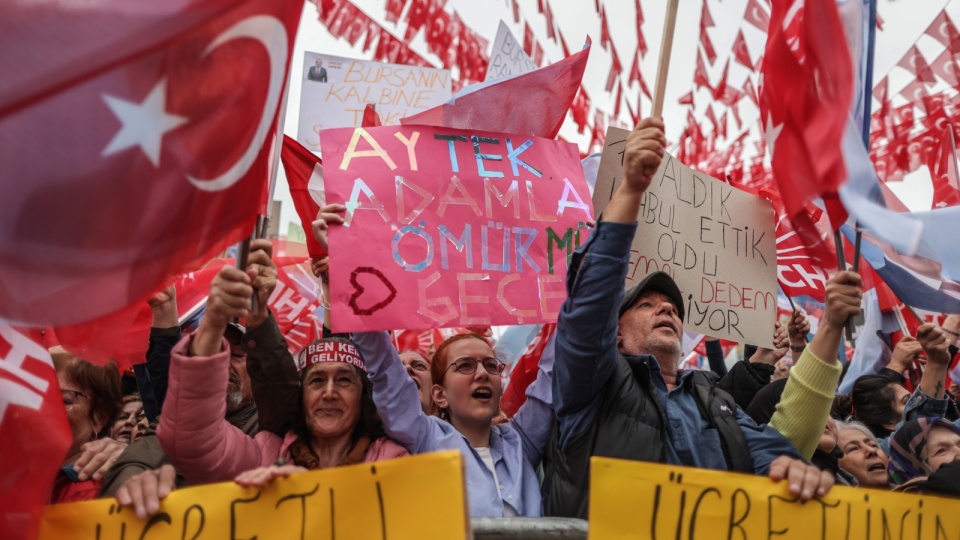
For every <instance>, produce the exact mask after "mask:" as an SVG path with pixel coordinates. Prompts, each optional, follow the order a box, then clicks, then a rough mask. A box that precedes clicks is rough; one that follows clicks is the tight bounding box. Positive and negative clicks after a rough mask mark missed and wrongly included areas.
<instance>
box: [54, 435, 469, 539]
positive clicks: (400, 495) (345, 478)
mask: <svg viewBox="0 0 960 540" xmlns="http://www.w3.org/2000/svg"><path fill="white" fill-rule="evenodd" d="M469 524H470V521H469V519H468V518H467V504H466V495H465V494H464V483H463V465H462V462H461V458H460V453H459V452H457V451H455V450H454V451H448V452H439V453H433V454H423V455H419V456H412V457H405V458H401V459H394V460H389V461H380V462H376V463H367V464H363V465H353V466H350V467H338V468H335V469H327V470H323V471H315V472H309V473H303V474H298V475H294V476H291V477H289V478H280V479H277V480H275V481H274V482H272V483H271V484H269V485H268V486H266V487H265V488H263V489H262V490H258V489H254V488H242V487H240V486H238V485H236V484H234V483H232V482H226V483H222V484H209V485H204V486H197V487H192V488H186V489H180V490H175V491H174V492H172V493H171V494H170V495H168V496H167V498H166V499H164V500H163V501H162V504H161V506H160V511H159V512H158V513H157V514H155V515H154V516H153V517H151V518H149V519H147V520H139V519H137V517H136V516H134V515H133V511H132V510H130V509H128V508H119V507H118V506H117V505H116V500H115V499H100V500H96V501H89V502H82V503H72V504H59V505H54V506H50V507H49V508H47V511H46V513H45V514H44V516H43V520H42V522H41V525H40V536H39V538H40V539H51V540H54V539H56V540H60V539H63V538H90V539H96V540H108V539H116V540H129V539H138V538H139V539H143V538H148V539H151V540H155V539H166V538H169V539H176V540H181V539H186V540H191V539H192V540H204V539H208V538H217V539H220V538H225V539H231V540H232V539H240V538H243V539H252V538H257V539H258V540H269V539H273V538H276V539H284V540H287V539H299V538H310V539H317V540H326V539H329V540H335V539H337V538H340V539H353V538H362V539H365V540H367V539H370V540H373V539H383V540H386V539H389V540H401V539H404V538H410V539H422V538H438V539H447V538H466V537H467V536H468V535H469Z"/></svg>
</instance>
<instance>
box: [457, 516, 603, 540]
mask: <svg viewBox="0 0 960 540" xmlns="http://www.w3.org/2000/svg"><path fill="white" fill-rule="evenodd" d="M470 522H471V525H472V526H473V538H474V540H521V539H523V540H557V539H563V540H586V538H587V521H586V520H585V519H574V518H520V517H516V518H472V519H471V520H470Z"/></svg>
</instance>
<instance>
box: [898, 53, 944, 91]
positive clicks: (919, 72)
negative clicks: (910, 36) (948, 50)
mask: <svg viewBox="0 0 960 540" xmlns="http://www.w3.org/2000/svg"><path fill="white" fill-rule="evenodd" d="M897 66H899V67H902V68H903V69H905V70H907V71H909V72H910V73H913V74H914V75H916V76H917V80H919V81H923V82H925V83H928V84H935V83H936V82H937V78H936V77H935V76H934V75H933V70H932V69H930V65H929V64H927V60H926V59H925V58H924V57H923V54H921V53H920V49H918V48H917V46H916V45H914V46H913V47H910V50H908V51H907V53H906V54H905V55H903V58H901V59H900V62H898V63H897Z"/></svg>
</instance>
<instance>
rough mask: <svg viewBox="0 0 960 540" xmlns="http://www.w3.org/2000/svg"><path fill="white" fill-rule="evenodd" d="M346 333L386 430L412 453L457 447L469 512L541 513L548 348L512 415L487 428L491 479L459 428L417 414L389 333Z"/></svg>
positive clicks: (412, 387)
mask: <svg viewBox="0 0 960 540" xmlns="http://www.w3.org/2000/svg"><path fill="white" fill-rule="evenodd" d="M352 339H353V343H354V344H355V345H356V347H357V350H358V351H359V352H360V354H361V355H362V356H363V359H364V363H365V365H366V367H367V372H368V375H369V376H370V380H371V381H373V400H374V402H375V403H376V404H377V412H378V413H379V414H380V418H381V419H382V420H383V426H384V428H385V429H386V432H387V435H388V436H389V437H390V438H391V439H393V440H395V441H397V442H398V443H400V444H401V445H403V446H404V447H405V448H406V449H407V450H408V451H410V453H412V454H422V453H424V452H434V451H437V450H451V449H456V450H460V453H461V454H462V455H463V459H464V463H465V464H466V472H467V475H466V480H467V498H468V500H469V503H470V515H471V516H476V517H501V516H503V515H504V513H503V507H504V504H509V505H510V506H511V507H513V509H514V510H516V511H517V514H519V515H521V516H533V517H536V516H541V515H543V508H542V507H543V504H542V501H541V497H540V481H539V479H538V477H537V470H536V469H537V466H538V465H539V464H540V460H541V457H542V455H543V451H544V449H545V448H546V445H547V442H548V440H549V438H550V426H551V424H552V419H553V407H552V403H551V399H550V398H551V391H550V379H551V371H552V369H553V362H552V360H551V359H552V358H553V354H552V351H548V350H545V351H544V354H543V358H542V360H541V363H540V372H539V373H538V374H537V379H536V380H535V381H534V382H533V383H532V384H531V385H530V386H529V387H528V388H527V400H526V402H525V403H524V404H523V406H521V407H520V410H519V411H517V414H516V415H515V416H514V417H513V421H511V422H509V423H507V424H501V425H499V426H494V427H493V429H492V431H491V433H490V453H491V455H492V456H493V462H494V467H495V468H496V470H497V479H498V480H499V482H500V485H497V484H495V483H494V481H493V474H492V473H491V472H490V470H489V469H488V468H487V466H486V465H484V463H483V461H482V459H481V458H480V455H479V454H477V452H476V451H475V450H474V449H473V447H472V446H470V442H469V441H467V439H466V438H465V437H464V436H463V435H461V434H460V432H459V431H457V430H456V429H455V428H454V427H453V426H452V425H450V424H449V423H447V422H445V421H443V420H441V419H440V418H437V417H435V416H427V415H425V414H423V411H422V410H421V408H420V398H419V395H418V393H417V386H416V384H414V382H413V381H412V380H411V379H410V376H409V375H407V370H406V368H405V367H404V366H403V363H402V362H401V361H400V356H399V355H398V354H397V352H396V349H394V348H393V345H392V343H391V341H390V337H389V334H387V333H386V332H367V333H356V334H353V338H352ZM548 347H549V345H548Z"/></svg>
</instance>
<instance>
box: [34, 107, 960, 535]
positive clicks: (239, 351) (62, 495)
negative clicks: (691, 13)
mask: <svg viewBox="0 0 960 540" xmlns="http://www.w3.org/2000/svg"><path fill="white" fill-rule="evenodd" d="M665 145H666V140H665V138H664V134H663V125H662V123H661V122H660V121H659V120H657V119H646V120H644V121H643V122H641V124H640V125H639V126H637V128H636V129H634V130H633V131H632V132H631V134H630V136H629V138H628V140H627V144H626V151H625V165H624V178H625V181H624V182H623V183H622V184H621V185H620V186H619V187H618V189H617V191H616V193H615V195H614V196H613V198H612V200H611V201H610V203H609V205H608V206H607V208H606V210H605V211H604V213H603V215H602V216H601V217H600V218H599V219H598V222H597V223H596V226H595V227H594V228H593V230H592V232H591V234H590V236H589V239H588V240H587V241H586V242H585V243H584V244H583V245H582V246H581V247H580V248H579V249H578V250H577V251H576V253H575V254H574V255H573V258H572V260H571V262H570V265H569V271H568V276H567V283H566V285H567V298H566V299H565V301H564V303H563V306H562V309H561V312H560V315H559V320H558V322H557V329H556V333H555V340H554V341H551V342H550V343H549V344H548V345H547V348H548V349H549V351H548V352H549V354H546V353H545V354H544V355H543V359H542V361H541V363H540V366H539V372H538V374H537V377H536V380H535V381H533V382H532V383H531V384H530V385H529V387H528V388H527V389H526V401H525V403H524V404H523V405H522V406H521V407H520V409H519V410H518V411H517V412H516V414H514V415H513V416H512V417H510V418H508V417H506V416H505V415H503V414H502V412H501V410H500V397H501V395H502V392H503V378H502V375H503V373H504V369H505V364H504V363H503V362H502V361H501V360H500V359H498V357H497V353H496V352H495V350H494V348H493V346H492V344H491V342H490V341H489V340H488V339H487V338H485V337H483V336H480V335H477V334H459V335H455V336H453V337H451V338H449V339H447V340H446V341H444V342H443V343H441V344H439V346H437V347H436V350H435V351H433V352H432V354H430V355H426V356H425V355H423V354H420V353H417V352H412V351H398V350H397V349H396V348H395V347H394V345H393V341H392V340H391V337H390V334H389V333H388V332H362V333H354V334H352V335H336V334H331V333H330V332H329V331H327V330H326V329H325V333H324V337H323V338H322V339H319V340H317V341H315V342H313V343H311V344H309V345H308V346H306V347H305V348H303V349H302V350H301V351H299V353H298V354H296V355H292V354H291V353H290V352H289V351H288V349H287V343H286V341H285V340H284V337H283V335H282V333H281V331H280V328H279V327H278V325H277V322H276V320H275V318H274V316H273V314H272V313H271V312H270V310H269V308H268V302H267V299H268V298H269V296H270V294H271V293H272V292H273V290H274V288H275V287H276V284H277V269H276V266H275V264H274V262H273V261H272V258H271V255H272V253H271V250H272V247H271V244H270V242H268V241H266V240H253V241H252V242H251V246H250V255H249V258H248V264H247V266H246V268H245V269H238V268H235V267H229V266H228V267H224V268H223V269H221V270H220V272H219V274H218V275H217V276H216V278H215V279H214V280H213V283H212V284H211V287H210V294H209V299H208V301H207V305H206V311H205V315H204V317H203V319H202V321H201V323H200V325H199V327H198V328H197V330H196V331H195V332H193V333H190V334H186V335H181V329H180V327H179V326H178V324H177V309H176V294H175V292H174V291H173V289H172V288H168V289H165V290H164V291H161V292H160V293H158V294H157V295H155V296H154V297H153V298H152V299H151V300H150V305H151V307H152V309H153V325H152V328H151V335H150V348H149V351H148V354H147V359H146V363H145V365H144V366H141V369H137V372H136V378H135V384H129V378H128V377H127V378H121V377H120V375H119V373H118V372H117V368H116V366H115V365H113V364H108V365H105V366H97V365H94V364H91V363H89V362H86V361H84V360H82V359H79V358H76V357H74V356H72V355H70V354H69V353H67V352H65V351H55V352H54V354H53V359H54V362H55V366H56V368H57V373H58V377H59V381H60V386H61V389H62V393H63V402H64V407H65V408H66V410H67V416H68V419H69V422H70V426H71V429H72V432H73V439H74V440H73V445H72V447H71V448H70V450H69V452H68V453H67V456H66V457H65V459H64V462H63V469H62V471H61V473H60V474H59V475H58V478H57V481H56V483H55V484H54V487H53V491H52V493H51V496H50V502H51V503H60V502H70V501H79V500H88V499H92V498H96V497H116V500H117V501H118V502H119V504H120V505H123V506H129V507H131V508H132V509H133V510H134V512H135V513H136V515H137V516H140V517H146V516H148V515H150V514H153V513H154V512H156V511H157V510H158V509H159V506H160V501H161V500H162V499H163V498H164V497H165V496H166V495H167V494H169V493H170V492H171V490H174V489H176V488H179V487H182V486H186V485H198V484H204V483H210V482H226V481H235V482H237V483H238V484H241V485H243V486H263V485H265V484H266V483H268V482H270V481H272V480H273V479H275V478H277V477H281V476H286V475H290V474H294V473H297V472H300V471H306V470H315V469H325V468H330V467H337V466H341V465H349V464H355V463H364V462H372V461H378V460H385V459H392V458H397V457H401V456H406V455H410V454H420V453H424V452H432V451H436V450H450V449H456V450H459V451H460V453H461V455H462V456H463V459H464V462H465V464H466V466H465V468H466V473H465V474H466V486H467V492H468V493H467V496H468V500H469V509H470V514H471V515H472V516H492V517H500V516H542V515H547V516H568V517H583V518H585V517H587V508H588V501H589V463H590V457H591V456H605V457H612V458H621V459H631V460H640V461H649V462H660V463H670V464H677V465H686V466H692V467H701V468H707V469H716V470H728V471H738V472H743V473H748V474H755V475H761V476H768V477H769V478H771V479H772V480H774V481H779V480H784V479H785V480H787V482H788V488H789V491H790V492H791V493H792V494H794V495H796V496H798V497H800V498H801V499H803V500H807V499H810V498H813V497H821V496H823V495H825V494H826V493H827V492H828V491H829V490H830V489H831V487H832V486H834V485H835V484H841V485H849V486H860V487H862V488H873V489H895V490H904V491H915V492H920V493H941V494H957V493H958V492H960V463H958V462H960V423H958V422H960V421H958V410H957V407H956V405H955V403H954V402H953V401H952V399H951V396H950V395H949V393H948V391H947V388H946V383H947V380H948V378H947V371H948V367H949V364H950V362H951V358H952V356H953V355H954V354H956V353H957V349H956V347H955V341H956V340H957V337H958V333H957V332H958V331H960V317H956V316H950V317H948V318H947V320H946V322H945V323H944V325H943V326H942V327H941V326H937V325H934V324H925V325H923V326H922V327H920V329H919V331H917V333H916V336H913V337H908V338H905V339H903V340H901V341H900V342H899V344H898V345H897V347H896V350H895V351H894V354H893V358H892V360H891V362H890V364H889V365H888V366H887V367H886V368H885V369H883V370H881V371H880V372H879V373H876V374H870V375H863V376H861V377H860V378H858V379H857V381H856V383H855V384H854V385H853V391H852V392H851V393H850V395H849V396H844V395H836V389H837V387H838V384H839V381H840V379H841V375H842V371H843V367H842V365H841V363H840V362H839V361H838V359H837V358H838V353H839V347H840V345H841V343H842V341H843V332H844V326H845V324H846V321H847V320H848V318H850V317H851V316H853V315H856V314H857V313H858V312H859V310H860V305H861V299H862V284H861V279H860V277H859V276H858V275H857V274H856V273H854V272H851V271H846V270H844V271H840V272H838V273H836V275H834V276H833V277H832V278H831V279H830V280H829V282H828V284H827V287H826V304H825V311H824V315H823V318H822V320H821V321H820V324H819V327H818V329H817V331H816V333H815V334H814V336H813V338H812V339H811V340H810V341H809V342H807V336H808V333H809V330H810V324H809V321H807V320H806V319H805V317H804V316H803V315H802V313H801V312H800V311H795V312H794V314H793V316H792V317H791V318H790V320H789V321H787V324H786V327H785V328H784V327H781V326H780V325H779V323H778V324H777V326H776V334H775V335H774V336H773V343H774V348H766V347H759V348H751V350H750V351H749V352H748V354H747V355H746V358H745V359H744V360H741V361H740V362H738V363H737V364H736V365H734V366H733V367H732V368H731V369H730V370H729V371H727V369H726V366H725V365H724V364H723V362H722V359H721V360H719V361H717V360H716V359H715V358H714V359H712V361H711V368H712V369H711V370H702V371H700V370H680V369H678V368H679V365H680V361H681V359H682V355H683V350H682V338H683V326H684V325H683V322H684V317H685V313H684V301H683V297H682V296H681V293H680V290H679V288H678V287H677V285H676V283H675V282H674V281H673V279H672V278H671V277H670V276H669V275H668V274H666V273H663V272H656V273H653V274H651V275H649V276H647V277H646V278H644V279H643V280H642V281H640V282H639V283H638V284H637V285H636V286H634V287H633V288H631V289H630V290H628V291H624V290H623V284H624V282H625V278H626V273H627V270H628V264H629V259H630V245H631V241H632V239H633V237H634V234H635V233H636V229H637V224H636V221H637V214H638V211H639V209H640V204H641V197H642V195H643V193H644V191H645V190H646V189H647V187H648V186H649V184H650V181H651V179H652V176H653V174H654V173H655V171H656V170H657V168H658V166H659V164H660V160H661V158H662V157H663V155H664V148H665ZM344 211H345V207H344V206H343V205H338V204H330V205H326V206H324V207H322V208H321V210H320V213H319V215H318V216H317V221H316V222H315V224H314V234H315V235H316V236H317V240H318V241H319V242H320V243H321V244H324V245H325V243H326V235H327V233H328V231H329V230H330V229H331V228H334V227H339V226H341V225H342V223H343V213H344ZM327 265H328V260H327V259H320V260H316V261H314V265H313V268H314V272H315V274H316V275H317V276H318V278H319V279H320V280H321V282H322V283H323V286H324V287H325V288H326V286H327V283H326V275H327V269H328V268H327ZM325 292H326V291H325ZM251 299H255V301H254V302H251ZM251 306H255V309H253V308H252V307H251ZM326 316H327V318H326V320H325V324H326V326H328V327H329V311H328V310H327V311H326ZM234 321H241V322H242V324H243V325H242V326H241V325H240V324H237V323H236V322H234ZM716 348H717V344H716V342H711V343H708V349H709V350H710V351H712V352H713V353H715V352H716ZM920 353H924V354H925V356H926V368H925V370H924V372H923V376H922V379H921V381H920V383H919V384H918V385H917V387H916V389H915V390H914V391H913V392H912V393H911V392H910V391H908V390H907V389H906V388H905V386H904V379H903V373H904V371H905V370H906V369H907V367H908V366H909V365H910V363H911V362H912V360H913V358H914V357H915V356H916V355H918V354H920ZM787 355H791V357H792V367H791V368H790V369H789V370H788V369H786V367H785V366H787V365H788V364H789V363H790V362H786V361H785V360H784V359H785V357H786V356H787ZM122 381H126V384H122Z"/></svg>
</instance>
